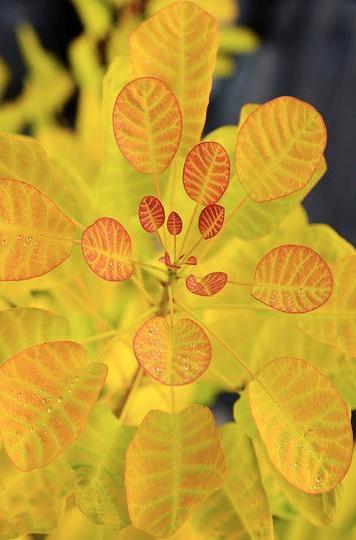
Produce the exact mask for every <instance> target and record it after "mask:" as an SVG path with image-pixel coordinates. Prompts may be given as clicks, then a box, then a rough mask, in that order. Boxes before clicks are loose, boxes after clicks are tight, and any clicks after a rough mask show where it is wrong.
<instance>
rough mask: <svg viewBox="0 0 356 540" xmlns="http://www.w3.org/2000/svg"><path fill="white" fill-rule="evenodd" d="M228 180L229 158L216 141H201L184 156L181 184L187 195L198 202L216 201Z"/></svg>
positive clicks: (208, 202) (209, 202)
mask: <svg viewBox="0 0 356 540" xmlns="http://www.w3.org/2000/svg"><path fill="white" fill-rule="evenodd" d="M229 181H230V160H229V156H228V154H227V152H226V150H225V149H224V148H223V146H221V144H219V143H216V142H209V141H208V142H201V143H199V144H197V145H196V146H194V148H193V149H192V150H191V151H190V152H189V154H188V155H187V157H186V160H185V163H184V168H183V184H184V189H185V191H186V193H187V195H188V196H189V197H190V198H191V199H193V200H194V201H196V202H197V203H199V204H202V205H207V204H211V203H215V202H217V201H218V200H219V199H220V198H221V197H222V195H223V194H224V192H225V190H226V188H227V186H228V185H229Z"/></svg>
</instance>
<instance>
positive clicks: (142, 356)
mask: <svg viewBox="0 0 356 540" xmlns="http://www.w3.org/2000/svg"><path fill="white" fill-rule="evenodd" d="M133 347H134V352H135V355H136V358H137V360H138V362H139V364H140V365H141V367H142V368H143V370H144V371H145V373H147V374H148V375H150V376H151V377H152V378H153V379H156V380H157V381H159V382H161V383H162V384H168V385H171V386H180V385H183V384H189V383H192V382H193V381H195V380H196V379H198V377H200V376H201V375H202V374H203V373H204V371H206V370H207V368H208V367H209V364H210V360H211V344H210V340H209V338H208V336H207V335H206V333H205V332H204V330H203V328H202V327H201V326H200V325H199V324H197V323H196V322H195V321H192V320H191V319H180V320H179V321H177V322H176V324H175V325H174V326H170V325H169V324H168V323H167V321H166V319H165V318H164V317H153V318H152V319H149V320H148V321H147V322H145V324H143V325H142V326H141V328H140V329H139V330H138V331H137V332H136V335H135V337H134V340H133Z"/></svg>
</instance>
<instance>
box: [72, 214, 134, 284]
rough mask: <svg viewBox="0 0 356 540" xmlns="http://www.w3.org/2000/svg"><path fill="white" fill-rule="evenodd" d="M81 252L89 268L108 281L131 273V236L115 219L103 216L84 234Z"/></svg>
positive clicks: (118, 279) (126, 277)
mask: <svg viewBox="0 0 356 540" xmlns="http://www.w3.org/2000/svg"><path fill="white" fill-rule="evenodd" d="M82 252H83V256H84V259H85V261H86V263H87V264H88V266H89V268H90V269H91V270H92V271H93V272H95V274H97V275H98V276H99V277H101V278H103V279H106V280H108V281H123V280H125V279H128V278H129V277H131V276H132V273H133V266H132V263H131V259H130V257H131V238H130V236H129V234H128V232H127V231H126V229H125V228H124V227H123V226H122V225H121V224H120V223H119V222H118V221H116V220H115V219H113V218H109V217H101V218H99V219H97V220H96V221H95V222H94V223H93V224H92V225H90V226H89V227H87V228H86V229H85V231H84V233H83V236H82Z"/></svg>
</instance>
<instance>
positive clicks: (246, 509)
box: [194, 423, 273, 540]
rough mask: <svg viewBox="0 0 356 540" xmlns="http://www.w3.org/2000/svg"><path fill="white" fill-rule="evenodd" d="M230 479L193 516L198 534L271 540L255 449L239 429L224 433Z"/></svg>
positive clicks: (229, 427) (226, 428)
mask: <svg viewBox="0 0 356 540" xmlns="http://www.w3.org/2000/svg"><path fill="white" fill-rule="evenodd" d="M221 435H222V443H223V449H224V454H225V458H226V462H227V468H228V477H227V481H226V482H225V484H224V486H223V488H222V490H221V491H218V492H217V493H215V494H214V495H212V496H211V497H210V498H209V499H208V500H207V501H206V502H205V503H203V504H202V506H201V507H200V508H198V510H197V512H196V515H195V516H194V517H195V519H194V521H195V523H196V526H197V530H202V531H205V532H207V533H209V534H210V535H211V536H214V535H216V536H218V537H221V538H230V537H231V536H233V533H235V534H236V533H237V531H238V530H239V533H240V536H239V538H240V537H241V538H244V537H246V538H252V539H257V538H263V539H266V540H267V539H269V540H272V538H273V526H272V516H271V513H270V510H269V506H268V500H267V497H266V493H265V491H264V488H263V486H262V482H261V477H260V471H259V469H258V463H257V459H256V455H255V451H254V448H253V446H252V443H251V441H250V440H249V438H248V437H247V436H246V435H244V434H243V433H242V431H241V430H240V428H239V426H237V425H236V424H233V423H230V424H226V425H224V426H223V428H222V430H221Z"/></svg>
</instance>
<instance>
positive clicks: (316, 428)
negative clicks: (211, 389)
mask: <svg viewBox="0 0 356 540" xmlns="http://www.w3.org/2000/svg"><path fill="white" fill-rule="evenodd" d="M248 393H249V400H250V407H251V412H252V415H253V417H254V419H255V422H256V425H257V428H258V431H259V433H260V436H261V438H262V440H263V442H264V445H265V446H266V450H267V453H268V456H269V458H270V459H271V461H272V463H273V465H274V466H275V467H276V468H277V469H278V471H279V472H280V473H281V474H282V475H283V477H284V478H285V479H286V480H287V481H288V482H289V483H291V484H292V485H293V486H295V487H297V488H298V489H300V490H302V491H305V492H306V493H324V492H327V491H330V490H331V489H333V488H334V487H335V486H336V485H337V484H338V483H339V482H340V481H341V480H342V479H343V478H344V476H345V474H346V472H347V470H348V468H349V465H350V460H351V455H352V430H351V425H350V415H349V411H348V407H347V405H346V403H345V402H344V400H343V399H342V398H341V397H340V396H339V394H338V393H337V391H336V390H335V388H334V387H333V385H332V384H331V383H330V382H329V380H328V379H327V378H326V377H325V376H324V375H323V374H322V373H321V372H319V371H318V370H317V369H316V368H314V367H313V366H312V365H311V364H309V363H308V362H306V361H305V360H300V359H296V358H276V359H274V360H272V361H271V362H269V363H268V364H267V365H265V366H264V367H263V368H262V369H261V370H260V371H259V372H258V374H257V377H256V380H254V381H252V382H251V383H250V384H249V387H248Z"/></svg>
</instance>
